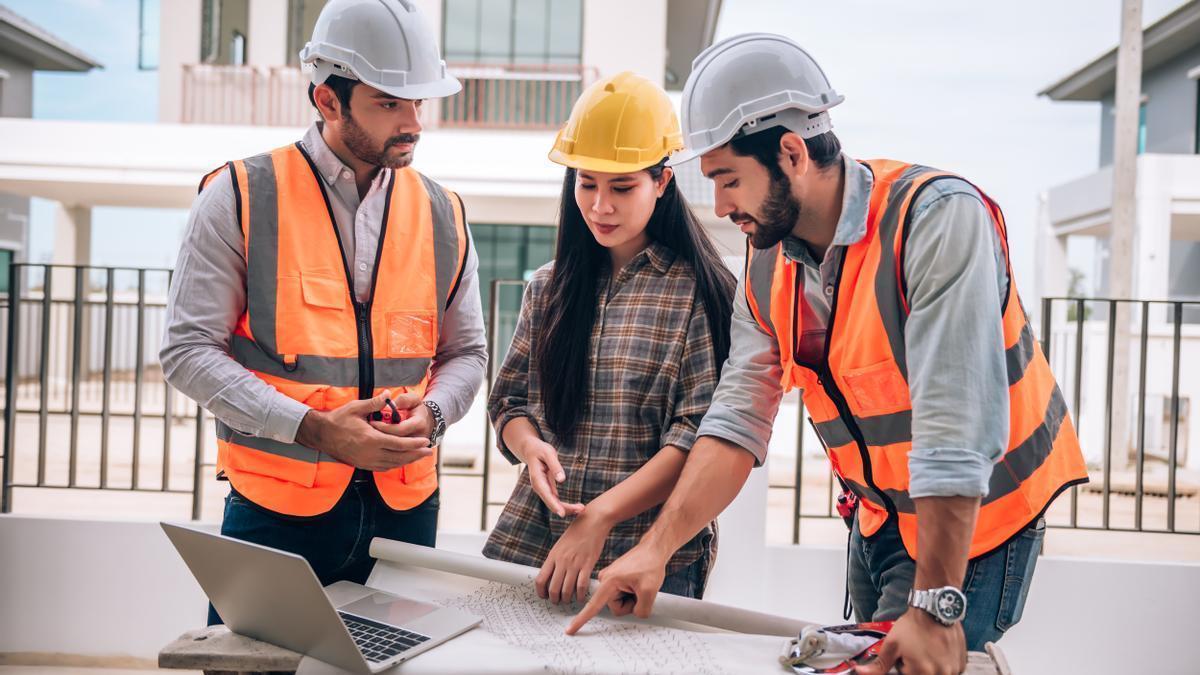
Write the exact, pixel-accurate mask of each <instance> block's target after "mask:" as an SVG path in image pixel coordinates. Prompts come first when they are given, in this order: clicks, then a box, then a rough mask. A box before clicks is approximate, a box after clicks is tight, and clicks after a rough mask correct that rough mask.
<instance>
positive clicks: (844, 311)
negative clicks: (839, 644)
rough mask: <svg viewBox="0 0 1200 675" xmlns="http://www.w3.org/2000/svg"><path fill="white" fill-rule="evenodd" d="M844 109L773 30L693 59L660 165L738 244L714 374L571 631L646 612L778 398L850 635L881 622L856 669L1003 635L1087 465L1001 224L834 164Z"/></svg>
mask: <svg viewBox="0 0 1200 675" xmlns="http://www.w3.org/2000/svg"><path fill="white" fill-rule="evenodd" d="M842 100H843V97H842V96H841V95H839V94H838V93H837V92H836V91H834V89H833V88H832V87H831V86H830V84H829V80H828V79H827V78H826V76H825V73H824V72H823V71H822V70H821V68H820V66H818V65H817V63H816V61H814V60H813V59H812V57H811V56H810V55H809V54H808V53H807V52H806V51H804V50H803V49H802V48H801V47H800V46H799V45H797V44H796V43H795V42H792V41H791V40H789V39H787V38H784V37H782V36H778V35H771V34H748V35H739V36H735V37H732V38H729V39H727V40H724V41H721V42H719V43H717V44H714V45H712V46H711V47H709V48H708V49H707V50H705V51H704V52H703V53H702V54H700V55H699V56H698V57H697V58H696V61H695V62H694V63H693V66H692V73H691V76H690V77H689V78H688V81H687V85H686V86H685V88H684V92H683V109H682V113H683V115H682V119H683V130H684V140H685V143H686V145H687V150H685V151H684V152H681V153H679V154H677V155H675V156H673V157H672V160H671V164H673V165H674V164H678V163H680V162H684V161H688V160H689V159H694V158H697V157H698V158H699V159H700V167H701V171H702V172H703V173H704V174H705V175H706V176H707V177H708V178H710V179H711V180H713V181H714V191H715V208H716V213H717V215H718V216H721V217H726V216H728V217H729V218H730V219H731V220H733V221H734V223H736V224H737V225H738V226H739V227H740V228H741V229H742V231H743V232H744V233H745V234H746V235H747V240H748V244H747V256H746V267H745V270H744V271H743V275H742V279H741V283H740V284H739V289H738V293H737V302H736V304H735V308H734V313H733V324H732V330H731V343H732V344H731V348H730V353H729V359H728V360H727V361H726V363H725V366H724V369H723V370H722V374H721V381H720V384H719V386H718V389H717V391H716V393H715V394H714V395H713V401H712V405H711V406H710V408H709V411H708V413H707V415H706V416H705V418H704V420H703V422H702V424H701V425H700V428H699V430H698V432H697V435H699V436H701V438H700V439H699V440H697V441H696V443H695V445H694V446H693V447H692V450H691V452H690V454H689V457H688V459H687V463H686V465H685V467H684V469H683V473H682V474H681V476H680V478H679V481H678V483H677V484H676V486H675V489H674V491H673V492H672V494H671V497H670V499H669V500H668V501H667V503H666V505H665V506H664V507H663V510H662V512H661V514H660V516H659V518H658V520H657V522H656V523H655V525H654V526H653V527H652V528H651V529H650V530H649V531H648V532H647V533H646V535H645V536H644V537H643V538H642V540H641V542H640V543H639V544H638V545H637V546H636V547H635V548H634V549H632V550H630V551H629V552H628V553H627V554H626V555H624V556H623V557H621V558H619V559H618V560H616V561H614V562H613V564H612V565H610V566H609V567H608V568H606V569H605V570H604V571H602V572H601V573H600V580H601V586H600V589H599V591H598V592H597V593H596V595H595V596H594V597H593V598H592V600H591V602H590V603H589V605H588V606H587V607H586V608H585V609H584V611H583V612H581V613H580V615H579V616H578V617H576V620H575V621H574V622H573V623H572V625H571V626H570V627H569V629H568V632H569V633H574V632H575V631H577V630H578V629H579V628H580V627H581V626H582V625H583V623H584V622H585V621H586V620H588V619H589V618H590V617H591V616H594V615H595V613H596V612H597V611H599V610H600V608H601V607H603V606H604V605H605V604H607V605H608V606H609V607H610V609H612V610H613V611H614V612H615V613H618V614H622V613H628V612H630V611H633V612H634V613H635V614H638V615H639V616H646V615H648V614H649V613H650V610H651V606H652V604H653V601H654V593H655V591H656V590H657V588H658V585H659V584H660V583H661V582H662V563H663V562H664V561H665V560H666V559H667V558H668V557H669V556H670V555H671V553H672V552H673V551H674V550H675V549H676V548H677V547H678V546H679V545H680V544H682V543H683V542H686V541H687V540H688V538H689V537H691V536H692V535H693V534H695V532H696V531H697V530H699V529H700V528H701V527H703V526H704V524H705V523H707V522H709V521H710V520H711V519H712V518H714V517H715V516H716V515H717V514H718V513H719V512H720V511H721V510H723V509H724V508H725V507H726V506H727V505H728V504H729V503H730V501H732V500H733V498H734V497H735V496H736V495H737V493H738V491H739V490H740V489H741V486H742V485H743V483H744V482H745V480H746V477H747V475H748V474H749V472H750V470H751V468H752V467H753V466H757V465H760V464H762V462H763V461H764V460H765V458H766V451H767V443H768V441H769V439H770V436H771V427H772V424H773V422H774V418H775V414H776V412H777V411H778V408H779V401H780V398H781V396H782V395H783V393H784V392H786V391H789V390H792V389H797V388H799V389H801V390H802V393H803V400H804V406H805V410H806V412H807V413H808V415H809V416H810V417H811V418H812V421H813V423H814V427H815V429H816V432H817V435H818V436H819V437H820V438H821V441H822V443H823V444H824V446H825V449H826V452H827V454H828V455H829V458H830V463H831V465H832V468H833V471H834V473H835V475H836V476H837V477H838V479H839V482H840V483H841V485H842V487H843V489H844V493H843V496H842V499H841V500H840V501H841V502H843V503H844V504H845V505H846V506H845V511H846V512H845V514H844V515H845V516H846V518H847V521H848V522H850V523H852V531H851V539H850V544H849V546H850V555H849V574H848V582H847V583H848V590H849V594H850V599H851V602H852V604H853V607H854V611H855V614H856V616H857V619H858V620H859V621H895V622H896V623H895V625H894V627H893V628H892V630H891V633H890V634H889V636H888V638H887V641H886V642H885V645H884V648H883V652H882V658H881V659H880V660H879V662H877V663H876V664H873V666H872V669H871V670H870V671H869V672H880V673H882V672H886V671H887V670H888V669H889V668H890V667H891V665H893V664H894V663H897V662H899V663H900V664H902V666H903V671H904V672H905V673H909V672H918V673H924V672H935V673H945V672H960V671H961V670H962V669H963V668H964V667H965V666H966V649H967V648H970V649H972V650H979V649H982V648H983V645H984V643H986V642H989V641H995V640H998V639H999V638H1000V637H1001V636H1002V635H1003V634H1004V632H1005V631H1006V630H1007V629H1008V628H1010V627H1011V626H1012V625H1014V624H1015V623H1016V622H1017V621H1018V620H1019V619H1020V615H1021V611H1022V608H1023V606H1024V603H1025V597H1026V594H1027V592H1028V589H1029V584H1030V581H1031V578H1032V575H1033V569H1034V565H1035V563H1036V560H1037V554H1038V551H1039V549H1040V542H1041V540H1042V537H1043V534H1044V528H1045V519H1044V518H1043V514H1044V512H1045V510H1046V508H1047V507H1048V506H1049V505H1050V503H1051V501H1052V500H1053V499H1054V498H1055V497H1056V496H1057V495H1058V494H1060V493H1061V492H1062V491H1063V490H1065V489H1066V488H1068V487H1070V486H1071V485H1075V484H1078V483H1080V482H1084V481H1086V479H1087V471H1086V468H1085V466H1084V462H1083V457H1082V454H1081V452H1080V449H1079V441H1078V439H1077V438H1076V435H1075V431H1074V428H1073V426H1072V424H1071V420H1070V417H1069V415H1068V414H1067V410H1066V405H1065V402H1064V401H1063V397H1062V394H1061V392H1060V391H1059V389H1058V387H1057V385H1056V384H1055V381H1054V376H1053V375H1052V374H1051V372H1050V368H1049V365H1048V364H1047V362H1046V359H1045V358H1044V356H1043V354H1042V351H1041V349H1040V347H1039V346H1038V344H1037V340H1036V339H1035V338H1034V336H1033V332H1032V330H1031V328H1030V326H1029V323H1028V320H1027V317H1026V315H1025V312H1024V309H1023V308H1022V306H1021V302H1020V299H1019V297H1018V296H1017V289H1016V282H1015V280H1014V278H1013V274H1012V267H1011V264H1010V259H1009V250H1008V244H1007V240H1006V229H1005V222H1004V216H1003V214H1002V213H1001V211H1000V208H999V206H998V205H997V204H996V203H995V202H994V201H993V200H992V199H991V198H989V197H988V196H987V195H986V194H985V193H984V192H983V191H981V190H980V189H978V188H977V187H975V186H974V185H973V184H971V183H969V182H968V181H966V180H964V179H963V178H961V177H959V176H956V175H953V174H951V173H947V172H944V171H939V170H936V169H932V168H929V167H927V166H922V165H920V164H915V163H908V162H900V161H895V160H867V161H855V160H853V159H851V158H850V157H849V156H847V155H846V154H844V153H843V152H842V151H841V144H840V142H839V140H838V138H837V136H835V135H834V133H833V131H832V124H831V122H830V116H829V112H828V111H829V109H830V108H832V107H834V106H836V105H838V104H839V103H841V102H842ZM918 539H919V540H920V550H919V551H918V548H917V541H918ZM796 573H797V574H803V573H804V571H803V570H796ZM839 582H840V580H834V579H831V580H830V583H839ZM860 672H862V671H861V670H860Z"/></svg>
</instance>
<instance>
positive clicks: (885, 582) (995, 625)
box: [846, 518, 1046, 651]
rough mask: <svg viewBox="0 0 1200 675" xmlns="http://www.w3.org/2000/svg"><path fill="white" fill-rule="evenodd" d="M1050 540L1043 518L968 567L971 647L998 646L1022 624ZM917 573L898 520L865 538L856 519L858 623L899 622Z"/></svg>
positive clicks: (852, 584)
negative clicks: (1040, 557) (1039, 561)
mask: <svg viewBox="0 0 1200 675" xmlns="http://www.w3.org/2000/svg"><path fill="white" fill-rule="evenodd" d="M1045 536H1046V519H1045V518H1038V519H1037V521H1035V522H1034V523H1033V524H1032V525H1030V526H1029V527H1028V528H1026V529H1025V530H1024V531H1022V532H1021V533H1020V534H1018V535H1017V536H1016V537H1013V539H1012V540H1010V541H1009V542H1008V543H1007V544H1005V545H1003V546H1001V547H1000V548H998V549H996V550H994V551H992V552H991V553H988V554H987V555H985V556H982V557H980V558H976V559H975V560H972V561H971V562H970V563H968V565H967V576H966V578H965V579H964V580H963V586H962V589H963V594H964V595H966V596H967V616H966V618H964V619H963V632H964V633H965V634H966V637H967V649H969V650H971V651H983V645H984V643H986V642H996V641H997V640H999V639H1000V638H1001V636H1003V635H1004V632H1005V631H1007V630H1008V629H1009V628H1012V627H1013V626H1015V625H1016V624H1017V622H1018V621H1020V620H1021V612H1022V611H1023V610H1024V609H1025V598H1026V597H1027V596H1028V595H1029V585H1030V583H1031V582H1032V581H1033V568H1034V566H1035V565H1036V564H1037V557H1038V553H1039V552H1040V551H1041V548H1042V539H1043V538H1044V537H1045ZM916 571H917V566H916V563H915V562H914V561H913V559H912V558H910V557H909V556H908V552H907V551H906V550H905V549H904V543H903V542H902V541H901V540H900V530H899V528H898V527H897V526H896V523H895V520H894V519H892V520H889V521H888V522H887V523H886V524H885V525H884V526H883V527H881V528H880V529H879V531H878V532H876V533H875V535H874V536H871V537H864V536H862V533H861V532H859V530H858V519H857V518H855V519H854V528H853V529H852V530H851V533H850V559H849V563H848V569H847V580H846V583H847V584H848V586H849V590H850V602H851V604H853V605H854V616H855V620H857V621H860V622H862V621H894V620H896V619H898V618H900V615H902V614H904V612H905V611H907V610H908V591H909V589H911V588H912V585H913V578H914V577H915V575H916Z"/></svg>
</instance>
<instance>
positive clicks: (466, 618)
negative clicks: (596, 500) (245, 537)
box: [161, 523, 481, 674]
mask: <svg viewBox="0 0 1200 675" xmlns="http://www.w3.org/2000/svg"><path fill="white" fill-rule="evenodd" d="M161 525H162V528H163V531H165V532H166V533H167V537H168V538H170V540H171V543H172V544H174V545H175V549H176V550H178V551H179V555H180V556H182V557H183V561H184V562H185V563H187V566H188V568H189V569H190V570H191V571H192V574H193V575H194V576H195V577H196V581H198V582H200V587H201V588H203V589H204V592H205V594H207V595H208V599H209V600H211V601H212V604H213V607H215V608H216V609H217V613H218V614H220V615H221V618H222V619H224V620H225V624H226V625H227V626H229V628H230V630H232V631H233V632H235V633H238V634H240V635H245V636H247V637H251V638H254V639H256V640H262V641H263V642H269V643H271V644H274V645H279V646H280V647H285V648H287V649H290V650H292V651H295V652H299V653H301V654H307V655H309V656H311V657H313V658H315V659H319V660H321V661H324V662H326V663H330V664H333V665H335V666H338V667H340V668H343V669H345V670H349V671H352V672H356V673H364V674H365V673H377V672H379V671H381V670H385V669H387V668H390V667H392V666H394V665H396V664H398V663H402V662H404V661H407V660H408V659H411V658H412V657H414V656H416V655H418V654H421V653H422V652H425V651H428V650H430V649H432V648H433V647H436V646H437V645H439V644H441V643H443V642H446V641H447V640H450V639H451V638H454V637H457V636H458V635H461V634H462V633H465V632H466V631H468V630H470V629H472V628H474V627H475V626H478V625H479V624H480V622H481V619H479V618H478V617H475V616H471V615H470V614H466V613H464V612H460V611H458V610H455V609H449V608H445V607H440V606H438V605H434V604H431V603H428V602H420V601H417V600H412V599H409V598H404V597H400V596H396V595H392V594H391V593H383V592H381V591H376V590H374V589H371V588H368V587H366V586H362V585H360V584H352V583H350V582H346V581H339V582H338V583H337V584H335V585H336V586H338V587H339V590H342V589H349V590H352V591H356V592H353V593H351V594H350V596H351V597H357V598H358V599H355V600H353V601H350V602H346V603H342V604H339V605H338V606H335V605H334V602H333V601H332V600H331V599H330V597H329V595H326V592H325V589H323V588H322V587H321V583H320V582H319V581H317V575H316V574H314V573H313V570H312V567H311V566H309V564H308V561H307V560H305V559H304V558H302V557H300V556H298V555H295V554H293V553H287V552H284V551H280V550H277V549H273V548H269V547H266V546H259V545H258V544H251V543H248V542H244V541H240V540H238V539H233V538H231V537H225V536H222V535H219V534H212V533H209V532H204V531H201V530H197V529H193V528H189V527H181V526H179V525H171V524H168V523H161ZM339 595H345V593H339Z"/></svg>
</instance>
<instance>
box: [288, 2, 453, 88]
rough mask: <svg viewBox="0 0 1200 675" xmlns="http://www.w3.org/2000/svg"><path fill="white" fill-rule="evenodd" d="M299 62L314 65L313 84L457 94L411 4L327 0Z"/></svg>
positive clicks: (429, 32)
mask: <svg viewBox="0 0 1200 675" xmlns="http://www.w3.org/2000/svg"><path fill="white" fill-rule="evenodd" d="M300 62H301V63H305V64H310V65H312V66H313V70H312V82H313V84H321V83H323V82H324V81H325V80H326V79H327V78H328V77H329V76H330V75H340V76H341V77H345V78H348V79H351V80H358V81H360V82H362V83H363V84H366V85H369V86H371V87H374V88H376V89H378V90H380V91H382V92H384V93H386V94H390V95H392V96H395V97H397V98H404V99H410V100H417V99H426V98H441V97H443V96H450V95H452V94H456V93H458V92H459V91H460V90H461V89H462V85H461V84H459V82H458V80H457V79H455V77H454V76H453V75H451V74H450V73H448V72H447V71H446V62H445V61H443V60H442V57H441V54H440V53H439V52H438V46H437V40H436V39H435V37H434V33H433V31H432V30H430V28H429V24H428V23H427V22H426V21H425V17H424V15H422V14H421V12H420V10H418V9H417V7H416V6H415V5H414V4H413V3H412V0H331V1H330V2H329V4H327V5H325V7H324V8H323V9H322V10H321V15H320V16H318V17H317V24H316V26H315V27H313V34H312V40H310V41H309V43H308V44H306V45H304V49H302V50H300Z"/></svg>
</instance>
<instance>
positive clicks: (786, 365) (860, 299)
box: [745, 160, 1087, 559]
mask: <svg viewBox="0 0 1200 675" xmlns="http://www.w3.org/2000/svg"><path fill="white" fill-rule="evenodd" d="M863 164H864V165H865V166H866V167H867V168H868V169H870V170H871V172H872V173H873V174H874V177H875V180H874V185H873V187H872V189H871V197H870V206H869V210H868V215H867V233H866V236H865V237H864V238H863V240H862V241H860V242H858V243H856V244H852V245H850V246H849V247H847V249H846V250H845V255H844V257H843V262H842V266H841V270H840V271H839V272H838V281H837V284H836V287H835V290H834V295H833V299H832V305H831V308H830V313H829V326H828V328H827V333H826V338H825V346H824V355H823V357H822V359H821V360H820V361H819V362H817V363H800V362H799V360H798V359H799V350H798V348H799V342H797V338H798V337H799V336H802V335H803V334H804V326H803V325H801V324H802V317H801V316H800V315H801V312H799V311H797V310H798V305H797V302H798V300H799V299H800V298H801V297H802V296H803V293H804V288H803V285H804V271H803V270H802V269H800V264H799V263H796V262H793V261H792V260H790V259H788V258H787V257H786V256H785V255H784V254H783V248H782V245H781V244H777V245H776V246H774V247H772V248H770V249H765V250H753V251H752V252H751V253H750V254H749V255H748V256H747V261H746V271H745V279H746V284H745V285H746V302H747V304H748V305H749V307H750V311H751V313H752V314H753V315H754V317H755V319H756V321H757V322H758V323H759V325H760V326H761V327H762V328H763V330H765V331H767V332H768V333H769V334H770V335H772V336H774V337H775V338H776V340H777V341H778V343H779V353H780V360H781V361H782V366H783V377H782V380H781V382H782V384H783V387H784V390H785V391H790V390H791V389H793V388H795V387H800V388H801V389H803V394H802V396H803V399H804V405H805V407H807V409H808V412H809V415H810V416H811V417H812V421H813V422H814V426H815V427H816V430H817V434H818V435H819V436H820V437H821V440H822V443H823V444H824V445H825V448H826V451H827V453H828V455H829V460H830V463H831V464H832V465H833V470H834V472H835V473H836V474H837V475H838V477H839V478H841V480H842V482H843V483H844V484H845V485H846V486H847V487H848V488H849V489H850V490H851V491H853V492H854V493H855V495H856V496H857V497H858V501H859V509H858V519H859V528H860V530H861V531H862V534H863V535H864V536H871V535H873V534H875V532H877V531H878V530H879V528H880V527H882V526H883V524H884V523H885V522H887V520H888V519H889V518H896V519H897V523H898V525H899V529H900V535H901V538H902V539H903V541H904V546H905V549H906V550H907V551H908V554H909V555H910V556H912V557H913V558H914V559H916V558H917V516H916V507H915V505H914V503H913V500H912V498H911V497H910V496H909V494H908V481H909V475H908V453H909V450H910V449H911V448H912V402H911V400H910V399H909V389H908V370H907V360H906V357H905V352H906V347H905V342H904V323H905V320H906V318H907V316H908V299H907V287H906V281H905V278H904V245H905V240H906V237H905V233H906V228H907V227H908V226H909V220H910V219H911V215H912V208H911V206H912V204H913V203H914V200H915V199H916V197H917V195H918V194H919V193H920V191H921V189H922V188H923V187H925V186H927V185H929V184H930V183H931V182H933V181H936V180H942V179H946V178H955V177H956V176H952V175H951V174H948V173H944V172H941V171H936V170H934V169H930V168H929V167H924V166H918V165H914V164H906V163H902V162H896V161H892V160H870V161H866V162H863ZM980 196H981V198H982V199H983V202H984V204H986V205H987V209H988V212H989V214H990V215H991V218H992V222H993V224H994V225H995V227H996V231H997V232H998V233H999V235H1000V240H1001V241H1002V242H1004V244H1003V246H1004V256H1005V260H1006V268H1007V273H1008V279H1009V283H1008V293H1007V296H1006V297H1005V301H1004V304H1003V307H1002V316H1001V317H998V318H999V319H1000V321H1001V324H1002V326H1003V330H1004V346H1005V359H1006V361H1007V365H1008V384H1009V390H1008V393H1009V444H1008V449H1007V450H1006V452H1005V454H1004V456H1003V457H1002V458H1001V459H1000V461H999V462H997V463H996V465H995V467H994V468H993V469H992V475H991V479H990V481H989V484H988V494H987V496H986V497H984V498H983V502H982V506H981V508H980V511H979V519H978V522H977V524H976V527H975V535H974V538H973V539H972V540H971V548H970V557H972V558H976V557H978V556H981V555H984V554H986V553H988V552H990V551H992V550H994V549H996V548H997V547H999V546H1001V545H1002V544H1004V543H1005V542H1007V541H1008V540H1009V539H1011V538H1012V537H1013V536H1015V535H1016V534H1018V533H1019V532H1021V531H1022V530H1023V529H1025V528H1026V527H1028V526H1029V524H1030V523H1032V522H1033V521H1034V520H1035V519H1037V517H1038V516H1039V515H1040V514H1042V513H1043V512H1044V511H1045V510H1046V508H1047V507H1048V506H1049V504H1050V502H1051V501H1053V500H1054V498H1055V497H1056V496H1058V494H1059V493H1060V492H1062V491H1063V490H1064V489H1066V488H1067V487H1070V486H1071V485H1075V484H1078V483H1083V482H1086V481H1087V469H1086V466H1085V464H1084V460H1083V454H1082V452H1081V451H1080V448H1079V439H1078V438H1077V437H1076V435H1075V428H1074V426H1073V425H1072V424H1071V419H1070V417H1069V415H1068V414H1067V406H1066V402H1065V401H1064V399H1063V396H1062V393H1061V392H1060V391H1059V389H1058V385H1057V384H1056V383H1055V381H1054V375H1053V373H1052V372H1051V371H1050V365H1049V363H1048V362H1047V361H1046V358H1045V356H1044V355H1043V354H1042V350H1041V349H1040V348H1039V347H1038V342H1037V339H1036V338H1035V337H1034V335H1033V331H1032V329H1031V328H1030V326H1029V321H1028V318H1027V317H1026V315H1025V310H1024V308H1023V307H1022V305H1021V301H1020V299H1019V298H1018V296H1017V290H1016V284H1015V283H1014V282H1013V276H1012V267H1011V265H1009V264H1008V263H1007V260H1008V244H1007V234H1006V230H1005V224H1004V216H1003V214H1001V212H1000V207H999V206H998V205H997V204H996V203H995V202H993V201H992V200H991V199H990V198H989V197H988V196H987V195H985V194H983V193H982V192H980ZM945 319H946V320H947V321H953V320H954V317H945ZM946 365H947V367H954V366H955V365H956V364H952V363H951V364H946ZM964 423H967V424H969V423H970V420H964Z"/></svg>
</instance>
